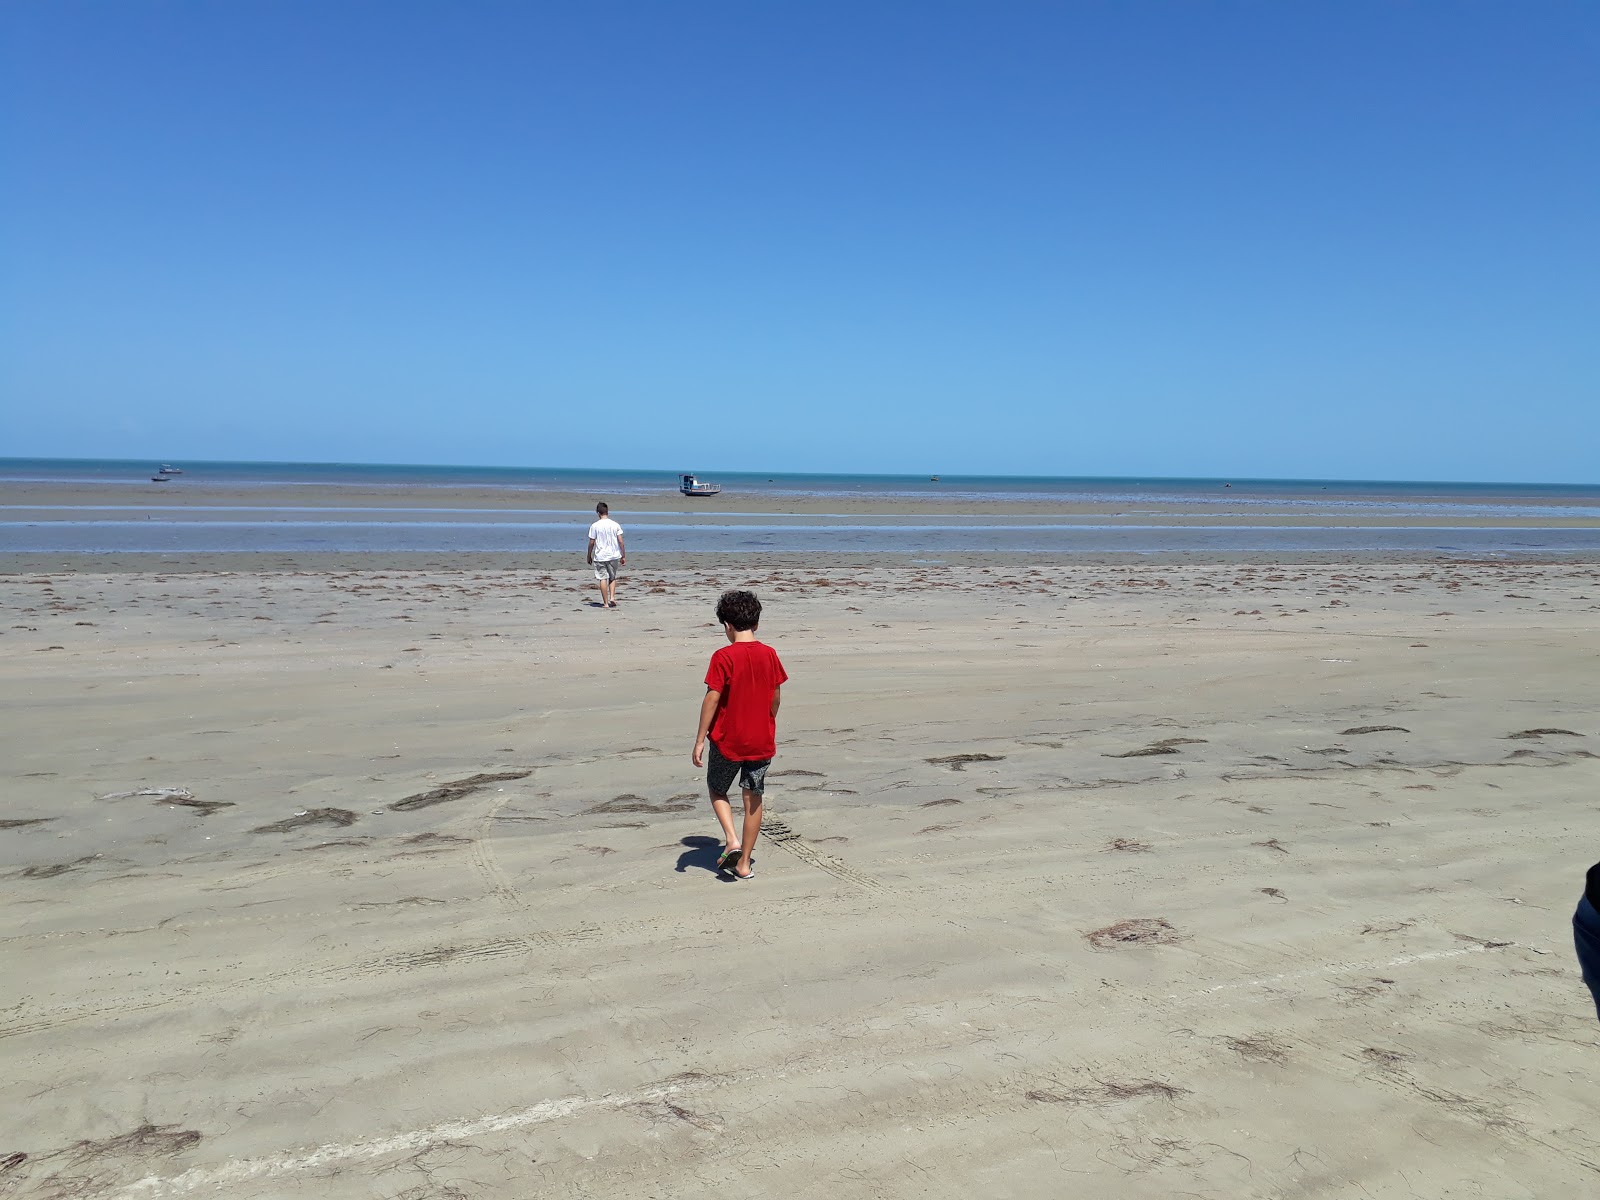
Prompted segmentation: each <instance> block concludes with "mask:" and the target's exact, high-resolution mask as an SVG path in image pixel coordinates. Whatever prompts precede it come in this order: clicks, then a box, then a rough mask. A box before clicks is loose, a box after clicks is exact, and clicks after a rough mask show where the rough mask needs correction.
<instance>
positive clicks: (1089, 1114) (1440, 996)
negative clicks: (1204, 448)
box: [0, 493, 1600, 1200]
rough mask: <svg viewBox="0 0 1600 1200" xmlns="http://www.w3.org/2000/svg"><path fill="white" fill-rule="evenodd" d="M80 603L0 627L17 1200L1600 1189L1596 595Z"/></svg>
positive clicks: (1345, 572)
mask: <svg viewBox="0 0 1600 1200" xmlns="http://www.w3.org/2000/svg"><path fill="white" fill-rule="evenodd" d="M340 498H341V501H342V502H346V503H353V502H354V501H352V500H351V498H350V497H349V495H348V494H344V493H342V494H341V497H340ZM213 499H214V498H213ZM7 502H8V503H18V502H19V501H18V500H16V499H15V496H14V495H13V496H12V498H11V499H9V500H8V501H7ZM85 502H89V503H109V502H111V501H106V500H90V501H85ZM523 502H524V503H526V501H523ZM551 504H552V506H554V501H551ZM575 507H583V506H582V505H581V504H575ZM41 565H49V566H51V568H52V572H53V573H51V574H37V573H33V568H36V567H38V566H41ZM67 565H68V564H67V562H66V561H65V560H59V561H56V562H55V563H53V564H42V563H37V562H28V563H20V564H12V568H11V569H12V570H14V571H16V573H13V574H8V575H4V576H0V605H3V610H4V614H5V617H6V620H5V621H4V628H3V631H0V685H3V686H0V696H3V697H4V722H3V725H0V729H3V732H0V744H3V749H4V757H3V760H4V763H5V768H4V769H5V783H6V794H7V802H6V805H5V811H4V813H3V818H4V819H3V821H0V854H3V862H0V876H3V877H0V895H3V898H4V907H5V911H6V913H7V914H8V917H7V920H6V922H5V925H4V928H3V930H0V937H3V940H4V950H5V961H6V964H7V969H6V970H5V971H4V972H3V975H0V1055H3V1061H4V1063H5V1067H6V1069H5V1072H4V1077H3V1082H0V1113H4V1114H5V1117H4V1121H3V1123H0V1125H3V1142H0V1163H3V1166H0V1195H3V1196H7V1197H64V1196H69V1195H70V1196H74V1197H107V1198H109V1197H128V1198H132V1197H164V1196H183V1195H191V1194H206V1195H210V1194H218V1195H227V1196H230V1197H234V1198H255V1197H260V1198H266V1197H274V1198H276V1197H302V1196H303V1197H308V1198H309V1197H318V1198H344V1197H351V1198H354V1197H373V1196H377V1197H386V1198H394V1200H400V1198H407V1200H423V1198H427V1197H451V1196H471V1197H507V1198H510V1197H523V1196H532V1195H540V1196H545V1195H549V1196H573V1197H579V1196H583V1197H587V1196H608V1197H614V1198H619V1200H620V1198H633V1197H638V1198H641V1200H643V1198H645V1197H680V1196H681V1197H691V1196H704V1195H707V1194H709V1193H712V1192H715V1191H727V1190H729V1189H732V1190H734V1191H736V1192H738V1193H739V1194H742V1195H752V1196H761V1195H772V1196H795V1197H819V1198H827V1200H836V1198H837V1197H840V1196H872V1197H933V1196H950V1197H963V1198H965V1197H971V1196H984V1197H1039V1196H1069V1195H1070V1196H1084V1197H1118V1198H1122V1197H1128V1198H1146V1197H1148V1198H1151V1200H1156V1198H1163V1200H1164V1198H1167V1197H1171V1196H1175V1195H1184V1196H1192V1197H1206V1198H1216V1200H1224V1198H1227V1200H1237V1198H1240V1197H1262V1198H1267V1197H1274V1198H1276V1197H1289V1196H1307V1197H1352V1198H1354V1197H1363V1198H1371V1200H1387V1198H1390V1197H1393V1198H1396V1200H1398V1198H1399V1197H1418V1196H1423V1197H1442V1196H1484V1197H1495V1198H1497V1200H1511V1198H1518V1197H1528V1198H1530V1200H1531V1198H1539V1200H1549V1198H1552V1197H1578V1196H1583V1195H1590V1194H1593V1193H1594V1192H1595V1190H1596V1188H1597V1187H1600V1133H1597V1132H1596V1126H1595V1122H1594V1119H1593V1118H1594V1112H1595V1107H1594V1101H1593V1080H1594V1077H1595V1074H1596V1070H1597V1067H1600V1057H1597V1056H1600V1048H1597V1043H1600V1037H1597V1034H1600V1025H1597V1024H1596V1020H1595V1014H1594V1011H1593V1007H1592V1005H1590V1003H1589V1001H1588V997H1587V993H1586V992H1585V991H1584V989H1583V986H1582V984H1581V982H1580V981H1579V979H1578V978H1577V972H1576V966H1575V964H1574V962H1573V960H1572V954H1571V942H1570V934H1569V927H1568V919H1569V916H1570V913H1571V909H1572V905H1573V903H1574V902H1575V900H1576V898H1577V895H1578V892H1579V890H1580V889H1581V880H1582V873H1583V869H1584V868H1585V867H1586V866H1587V865H1588V864H1589V863H1590V862H1592V861H1594V860H1595V859H1597V858H1600V809H1597V808H1596V806H1595V805H1594V803H1593V797H1594V794H1595V788H1596V784H1597V782H1600V722H1597V720H1596V713H1597V712H1600V671H1597V670H1596V666H1597V663H1596V654H1595V646H1596V639H1595V632H1596V626H1597V624H1600V568H1597V567H1596V566H1595V565H1593V564H1590V563H1559V562H1558V563H1531V562H1464V561H1463V562H1431V561H1430V562H1425V563H1370V562H1369V563H1352V562H1334V563H1297V564H1295V565H1293V566H1282V565H1278V566H1274V565H1271V564H1264V563H1249V562H1218V563H1209V564H1182V563H1153V562H1148V561H1139V562H1134V563H1127V562H1122V563H1103V562H1100V563H1097V562H1087V561H1059V562H1037V561H1033V560H1029V559H1025V558H1019V559H1015V560H1008V561H989V562H986V563H985V562H982V561H980V560H976V559H974V560H971V561H963V562H954V563H950V564H947V565H944V566H941V567H937V568H931V567H917V566H912V565H885V564H882V563H875V562H863V561H862V560H861V559H859V558H856V559H849V558H847V557H841V558H836V559H832V560H820V559H804V558H799V557H796V558H793V559H789V560H782V561H775V560H765V559H757V560H751V559H748V558H740V557H729V556H723V557H721V558H720V559H719V558H718V557H717V556H707V557H706V558H704V559H702V560H686V559H677V560H671V561H669V562H667V563H665V564H659V563H655V562H650V561H648V560H645V561H643V562H642V563H641V564H640V565H639V566H638V567H637V569H631V570H629V571H628V572H627V573H626V574H625V576H624V579H623V583H622V587H621V591H620V596H621V600H622V604H621V607H619V608H618V609H617V610H615V611H601V610H598V609H596V608H593V607H591V601H592V600H593V598H594V591H593V588H592V584H591V581H590V579H589V577H588V576H587V575H586V573H584V572H583V571H582V570H581V568H575V567H574V565H573V563H572V560H571V559H570V558H568V559H567V560H565V562H564V563H563V564H560V565H558V564H557V563H556V562H555V561H553V560H551V561H536V562H532V563H516V564H507V563H505V562H504V561H503V560H502V561H501V562H500V563H499V564H498V565H493V566H491V565H490V564H489V563H488V562H487V561H484V562H476V563H462V562H459V561H446V560H442V559H441V560H437V561H431V562H428V563H425V564H424V563H418V562H408V563H405V564H402V565H401V566H398V567H396V566H393V565H390V566H387V567H385V566H381V565H377V564H370V563H369V564H366V565H362V564H354V565H352V566H350V568H349V569H346V566H345V565H344V564H341V566H340V567H339V568H334V567H332V566H330V565H329V564H328V561H327V560H325V559H324V560H308V559H301V560H284V561H282V562H272V563H267V562H262V561H261V560H259V559H257V560H254V561H253V563H252V560H251V559H250V558H249V556H237V557H236V558H233V559H229V560H227V561H204V560H196V561H193V562H190V563H186V564H183V568H182V569H172V570H167V571H164V572H159V573H158V572H156V571H153V570H149V569H146V570H136V569H126V570H121V571H111V570H107V569H105V568H104V565H103V564H102V565H101V567H100V569H99V570H98V571H97V572H95V573H90V572H86V571H83V570H81V569H80V570H76V571H74V570H68V569H64V568H65V567H66V566H67ZM80 565H81V564H80ZM124 565H125V566H134V565H136V564H131V563H130V564H124ZM745 585H750V586H753V587H754V588H755V589H756V590H757V591H758V592H759V593H760V594H761V595H762V597H763V599H764V600H765V601H766V604H767V614H766V619H765V621H764V624H763V630H762V633H763V637H764V638H765V640H768V641H770V642H771V643H772V644H774V645H775V646H776V647H777V648H778V649H779V651H780V653H781V654H782V656H783V659H784V662H785V664H786V666H787V667H788V670H789V672H790V675H791V676H792V679H791V682H790V684H789V685H788V687H787V688H786V689H785V700H784V706H783V712H782V716H781V720H780V727H779V745H780V754H779V758H778V760H777V761H776V762H775V763H774V766H773V769H772V778H771V783H770V786H769V791H768V804H767V808H768V827H767V836H766V838H765V840H764V841H763V843H762V846H761V848H760V849H759V851H758V853H757V856H756V867H757V878H756V880H755V881H754V882H753V883H750V884H729V883H725V882H720V881H719V880H718V878H717V876H716V875H715V874H714V872H713V870H712V866H713V862H714V857H715V853H714V852H715V848H716V844H715V842H714V841H713V840H712V839H713V836H714V834H715V833H716V825H715V822H714V820H713V819H712V816H711V813H710V810H709V807H708V806H707V804H706V802H705V798H704V793H703V784H702V779H701V774H700V773H699V772H697V771H696V770H695V769H694V768H693V767H692V766H691V765H690V763H689V742H690V737H691V735H692V732H693V721H694V716H695V712H696V706H697V702H698V699H699V695H700V692H701V684H700V679H701V677H702V675H703V672H704V666H705V661H706V659H707V657H708V656H709V655H710V653H711V652H712V650H714V649H715V648H716V647H717V646H718V645H719V644H721V633H720V629H717V628H714V627H712V626H711V624H710V622H711V607H712V604H713V601H714V599H715V596H716V594H717V592H718V591H719V590H720V589H721V588H723V587H729V586H745ZM151 793H153V794H151ZM7 1155H10V1156H11V1157H9V1158H7V1157H6V1156H7ZM18 1156H25V1157H18Z"/></svg>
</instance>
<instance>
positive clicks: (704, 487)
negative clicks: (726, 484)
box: [678, 475, 722, 496]
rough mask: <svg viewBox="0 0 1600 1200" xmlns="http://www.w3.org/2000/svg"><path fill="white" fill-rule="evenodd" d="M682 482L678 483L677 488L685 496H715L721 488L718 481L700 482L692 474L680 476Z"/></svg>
mask: <svg viewBox="0 0 1600 1200" xmlns="http://www.w3.org/2000/svg"><path fill="white" fill-rule="evenodd" d="M681 478H682V480H683V482H682V483H680V484H678V490H679V491H680V492H682V493H683V494H684V495H685V496H715V495H716V494H717V493H718V492H720V491H721V490H722V485H721V484H720V483H701V482H700V481H699V480H698V479H696V478H695V477H694V476H693V475H684V476H681Z"/></svg>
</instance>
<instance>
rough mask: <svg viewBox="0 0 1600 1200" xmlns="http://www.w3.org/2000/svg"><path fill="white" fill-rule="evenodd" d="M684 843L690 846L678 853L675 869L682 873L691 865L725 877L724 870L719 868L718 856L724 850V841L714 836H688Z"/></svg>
mask: <svg viewBox="0 0 1600 1200" xmlns="http://www.w3.org/2000/svg"><path fill="white" fill-rule="evenodd" d="M683 844H684V845H685V846H686V847H688V849H686V850H685V851H684V852H683V853H682V854H680V855H678V865H677V867H675V868H674V869H675V870H676V871H677V872H678V874H680V875H682V874H683V873H684V872H685V871H687V870H688V869H689V868H690V867H698V868H699V869H700V870H702V871H710V872H711V873H712V874H713V875H715V876H717V878H719V879H721V878H723V875H722V872H720V871H718V870H717V858H718V856H719V855H720V853H721V850H722V843H721V842H719V841H717V839H716V838H712V837H700V836H696V837H686V838H684V839H683Z"/></svg>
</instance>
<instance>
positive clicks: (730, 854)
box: [717, 850, 741, 874]
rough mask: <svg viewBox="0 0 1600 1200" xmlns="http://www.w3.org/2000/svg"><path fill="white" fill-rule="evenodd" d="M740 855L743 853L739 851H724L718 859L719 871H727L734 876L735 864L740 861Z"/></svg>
mask: <svg viewBox="0 0 1600 1200" xmlns="http://www.w3.org/2000/svg"><path fill="white" fill-rule="evenodd" d="M740 853H741V851H738V850H724V851H723V852H722V854H721V855H720V856H719V857H718V858H717V870H719V871H727V872H728V873H729V874H732V873H733V864H734V863H736V862H738V861H739V855H740Z"/></svg>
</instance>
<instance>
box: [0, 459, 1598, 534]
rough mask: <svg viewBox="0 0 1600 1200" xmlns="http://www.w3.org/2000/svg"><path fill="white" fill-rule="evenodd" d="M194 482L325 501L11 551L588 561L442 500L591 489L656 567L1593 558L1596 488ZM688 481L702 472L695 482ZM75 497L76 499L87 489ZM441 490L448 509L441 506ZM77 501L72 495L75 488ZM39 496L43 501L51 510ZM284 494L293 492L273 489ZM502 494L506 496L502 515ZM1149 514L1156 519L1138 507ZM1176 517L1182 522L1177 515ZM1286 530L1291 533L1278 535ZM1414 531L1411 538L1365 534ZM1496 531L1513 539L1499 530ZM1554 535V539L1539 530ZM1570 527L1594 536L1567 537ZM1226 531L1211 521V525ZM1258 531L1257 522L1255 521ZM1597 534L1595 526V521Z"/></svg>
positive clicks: (446, 473)
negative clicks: (901, 508) (944, 506)
mask: <svg viewBox="0 0 1600 1200" xmlns="http://www.w3.org/2000/svg"><path fill="white" fill-rule="evenodd" d="M159 465H161V464H159V463H152V462H146V461H142V460H141V461H123V462H118V461H89V460H64V459H0V482H8V481H9V482H25V483H30V484H46V485H48V484H51V483H59V484H79V485H82V484H95V483H127V482H140V483H144V484H145V486H151V485H149V483H148V480H149V477H150V475H151V473H152V472H153V470H154V469H155V467H157V466H159ZM174 465H178V466H181V467H182V468H183V474H182V475H181V476H180V477H179V478H178V479H176V480H175V481H173V482H172V483H170V484H167V485H163V489H164V490H165V489H168V488H170V489H178V488H182V489H186V490H187V491H189V492H190V493H191V496H192V497H193V499H194V500H202V499H203V498H204V497H205V495H206V493H207V492H209V491H216V492H218V493H220V492H221V491H222V489H223V488H226V489H228V490H229V491H230V492H232V493H234V494H235V495H236V494H237V492H238V491H240V490H248V489H250V488H252V487H260V488H263V489H265V488H268V487H274V488H278V489H283V488H285V487H287V488H289V489H290V490H291V491H292V489H293V487H294V485H306V486H307V487H308V488H309V487H312V486H314V487H316V488H317V489H319V492H318V496H317V498H316V499H317V503H316V504H312V503H310V501H311V500H312V497H311V496H309V495H308V497H307V499H308V503H307V504H306V505H304V506H301V505H295V504H293V502H292V501H287V502H282V503H276V502H275V503H273V504H248V503H239V502H237V500H236V499H229V500H228V501H227V502H218V503H215V504H209V505H208V504H203V503H202V504H196V503H185V504H184V505H183V506H182V507H181V508H174V507H169V506H166V505H163V504H160V503H155V504H152V505H150V506H140V505H121V506H116V505H96V504H70V505H68V504H51V503H48V500H49V490H50V489H49V488H48V487H45V488H43V489H41V490H38V491H36V492H35V494H36V495H38V496H39V499H40V500H41V501H44V503H38V504H32V505H29V506H26V507H23V506H19V505H0V554H3V553H7V552H10V553H28V552H38V553H71V554H84V555H94V554H107V553H117V554H129V553H138V554H152V555H161V556H174V555H182V554H194V553H238V552H250V551H261V552H272V553H280V554H282V553H314V552H317V551H337V552H344V553H351V552H370V553H377V554H382V553H395V552H405V551H425V552H434V553H449V552H452V551H457V552H500V553H518V552H521V553H530V552H538V551H561V550H566V551H571V550H574V548H576V550H577V551H579V552H581V550H582V546H583V529H584V527H585V526H586V524H587V521H588V520H589V519H591V517H590V514H589V513H588V512H586V511H581V512H580V511H574V512H554V511H550V510H547V509H546V510H541V509H536V508H512V507H496V508H494V509H474V508H470V507H466V508H463V507H459V505H460V504H461V501H460V499H459V494H458V493H451V494H446V493H447V492H448V490H449V489H461V488H488V489H494V490H501V489H503V490H505V491H506V492H508V493H512V494H514V493H516V492H518V491H528V492H540V491H565V492H579V493H586V494H589V495H594V496H603V497H606V498H609V499H611V500H612V501H613V503H615V504H616V505H617V506H618V508H619V510H620V515H622V516H623V520H624V524H625V526H626V527H627V528H628V529H629V530H630V538H629V548H630V550H631V551H632V552H633V553H634V554H635V555H640V554H647V553H649V552H651V551H657V552H670V551H693V552H702V553H719V552H721V553H730V554H760V553H764V552H829V553H861V554H885V553H908V552H909V553H915V554H920V555H930V554H931V555H937V554H942V553H970V552H986V551H992V552H1025V553H1049V554H1063V553H1074V552H1084V553H1094V554H1107V553H1119V552H1121V553H1130V554H1155V553H1170V552H1178V553H1182V552H1194V553H1206V554H1217V553H1222V554H1226V553H1235V552H1267V553H1270V552H1275V551H1278V552H1290V551H1293V552H1304V551H1318V550H1326V551H1330V552H1339V553H1351V552H1355V553H1359V552H1379V553H1384V552H1387V553H1403V552H1414V553H1423V554H1446V555H1449V554H1461V555H1468V556H1487V555H1500V554H1503V555H1507V556H1516V555H1528V554H1577V555H1584V556H1594V555H1597V554H1600V486H1597V485H1548V484H1499V483H1491V484H1485V483H1436V482H1415V481H1410V482H1408V481H1352V480H1261V479H1235V480H1216V479H1130V478H1100V479H1081V478H1048V477H1036V476H951V475H944V476H941V477H940V479H939V480H938V481H937V482H935V481H934V480H933V479H931V478H929V477H927V476H906V475H818V474H806V475H802V474H770V475H766V474H751V473H737V472H712V471H705V472H701V477H702V478H704V479H709V480H713V481H715V482H718V483H721V484H722V485H723V487H724V492H723V495H722V496H720V497H718V498H717V500H716V501H714V502H709V505H714V507H710V506H708V502H707V501H702V500H693V501H691V500H686V499H682V498H681V497H678V496H677V490H676V489H677V474H676V473H675V472H672V471H616V470H604V471H602V470H556V469H539V468H496V467H448V466H407V465H395V466H386V465H368V464H338V463H235V462H228V463H210V462H184V463H180V464H174ZM691 469H692V468H691ZM341 488H350V489H352V491H354V490H356V489H360V490H362V491H364V492H370V491H371V490H372V489H375V488H376V489H383V488H396V489H409V491H408V493H407V498H408V500H409V502H410V505H411V506H410V507H406V508H383V509H372V508H362V507H354V506H343V505H337V504H335V505H329V504H328V503H327V499H326V498H327V496H328V495H329V493H332V494H334V495H335V496H336V495H337V493H338V491H339V489H341ZM78 490H80V491H81V489H78ZM433 490H437V491H439V492H440V493H441V495H440V497H439V502H438V504H437V505H434V504H429V503H428V494H429V492H430V491H433ZM63 491H65V489H63ZM41 492H42V494H41ZM279 495H281V491H280V492H279ZM645 496H648V497H652V498H656V499H659V498H675V499H677V501H678V503H679V504H680V505H681V506H682V507H681V509H679V510H678V511H669V512H656V513H629V512H628V511H627V498H628V497H645ZM741 496H749V497H753V498H754V497H760V498H762V499H764V500H766V501H768V502H770V501H773V500H781V499H782V498H783V497H785V496H790V497H807V498H810V499H817V498H822V499H826V498H828V497H830V496H832V497H838V498H839V499H840V500H841V502H844V501H850V500H862V499H870V498H874V497H882V498H928V499H935V498H940V499H948V500H952V501H961V502H969V501H970V502H972V503H974V504H976V505H979V506H980V507H981V505H982V502H984V501H1006V502H1008V503H1007V504H1006V507H1005V509H1004V511H1003V512H999V513H994V514H991V515H983V514H981V513H978V514H974V513H971V512H969V513H967V514H964V515H959V516H958V515H943V514H941V515H923V516H913V515H904V516H901V515H896V516H893V517H862V516H847V515H838V514H831V515H830V514H807V515H805V516H803V517H802V516H796V515H793V514H773V513H752V512H744V511H740V509H739V505H738V501H739V498H740V497H741ZM503 501H504V498H502V501H501V502H502V503H503ZM1063 501H1075V502H1080V503H1094V504H1105V505H1111V506H1115V507H1116V508H1117V509H1118V510H1120V511H1117V512H1116V513H1115V518H1116V519H1115V520H1114V521H1109V520H1106V519H1105V518H1104V517H1082V518H1076V519H1074V518H1063V517H1061V516H1053V515H1047V514H1043V513H1040V514H1028V513H1027V511H1026V507H1025V506H1026V505H1027V504H1028V503H1029V502H1038V503H1040V504H1041V505H1048V504H1050V503H1052V502H1055V503H1059V502H1063ZM1141 503H1143V504H1147V505H1158V506H1159V507H1160V510H1161V511H1159V512H1158V511H1142V510H1141V508H1140V505H1141ZM1174 508H1177V509H1179V510H1181V512H1182V521H1181V523H1179V522H1176V521H1174V514H1173V512H1172V510H1173V509H1174ZM1273 518H1289V519H1292V520H1293V521H1295V522H1296V523H1295V524H1294V525H1292V526H1286V525H1282V524H1272V523H1271V521H1272V519H1273ZM1373 520H1393V521H1406V522H1408V523H1409V524H1408V525H1407V526H1405V527H1398V526H1396V527H1388V528H1385V527H1380V526H1373V525H1370V524H1365V522H1369V521H1373ZM1502 521H1503V524H1500V522H1502ZM1543 521H1548V522H1550V524H1549V525H1542V524H1541V522H1543ZM1574 521H1577V522H1581V524H1572V522H1574ZM1213 522H1214V523H1213ZM1258 522H1259V523H1258ZM1590 522H1593V523H1594V524H1592V525H1591V524H1589V523H1590Z"/></svg>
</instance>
